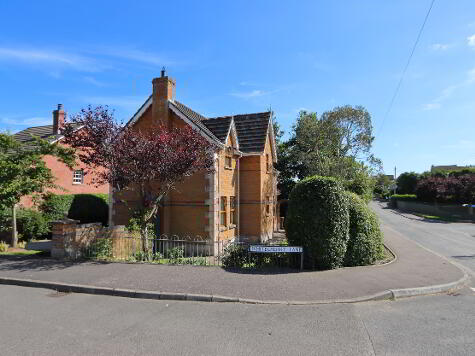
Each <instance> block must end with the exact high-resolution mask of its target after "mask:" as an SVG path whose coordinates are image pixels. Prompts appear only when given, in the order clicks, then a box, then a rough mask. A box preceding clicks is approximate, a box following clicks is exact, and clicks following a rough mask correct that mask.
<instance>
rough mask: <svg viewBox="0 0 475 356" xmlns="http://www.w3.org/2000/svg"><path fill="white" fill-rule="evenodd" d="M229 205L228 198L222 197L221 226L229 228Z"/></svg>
mask: <svg viewBox="0 0 475 356" xmlns="http://www.w3.org/2000/svg"><path fill="white" fill-rule="evenodd" d="M227 205H228V200H227V198H226V197H221V204H220V209H219V210H220V211H219V215H220V224H221V226H227V216H226V215H227Z"/></svg>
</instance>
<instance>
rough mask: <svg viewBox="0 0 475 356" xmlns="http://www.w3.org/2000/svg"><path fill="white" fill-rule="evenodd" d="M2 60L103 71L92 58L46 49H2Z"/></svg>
mask: <svg viewBox="0 0 475 356" xmlns="http://www.w3.org/2000/svg"><path fill="white" fill-rule="evenodd" d="M2 59H3V60H10V61H20V62H24V63H38V64H52V65H55V66H62V67H69V68H73V69H76V70H80V71H86V72H96V71H99V70H100V69H101V68H100V66H99V65H98V64H97V63H96V62H95V61H94V60H92V59H90V58H87V57H84V56H79V55H76V54H69V53H64V52H60V51H51V50H46V49H19V48H6V47H0V60H2Z"/></svg>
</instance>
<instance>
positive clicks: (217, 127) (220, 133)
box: [202, 116, 233, 143]
mask: <svg viewBox="0 0 475 356" xmlns="http://www.w3.org/2000/svg"><path fill="white" fill-rule="evenodd" d="M232 121H233V120H232V117H230V116H228V117H224V118H214V119H204V120H203V121H202V122H203V124H204V125H205V126H206V127H207V128H208V129H209V130H210V131H211V132H212V133H213V134H214V135H215V136H216V137H217V138H218V139H219V140H220V141H221V142H222V143H226V139H227V138H228V133H229V128H230V126H231V122H232Z"/></svg>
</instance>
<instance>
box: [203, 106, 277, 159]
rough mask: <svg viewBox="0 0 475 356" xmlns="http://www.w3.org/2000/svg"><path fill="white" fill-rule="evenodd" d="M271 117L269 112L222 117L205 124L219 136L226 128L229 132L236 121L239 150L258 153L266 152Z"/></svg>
mask: <svg viewBox="0 0 475 356" xmlns="http://www.w3.org/2000/svg"><path fill="white" fill-rule="evenodd" d="M270 116H271V115H270V112H269V111H267V112H261V113H255V114H243V115H234V116H221V117H215V118H210V119H208V120H207V121H205V122H204V124H205V125H207V126H208V125H210V126H209V127H210V129H211V127H213V129H215V130H216V134H219V133H221V132H222V131H224V127H227V130H229V125H230V122H231V120H234V124H235V125H236V131H237V136H238V140H239V150H240V151H241V152H244V153H257V152H263V151H264V147H265V144H266V139H267V132H268V129H269V122H270ZM226 125H227V126H226ZM226 132H227V131H226Z"/></svg>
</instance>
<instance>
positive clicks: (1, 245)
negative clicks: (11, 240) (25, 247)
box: [0, 241, 8, 252]
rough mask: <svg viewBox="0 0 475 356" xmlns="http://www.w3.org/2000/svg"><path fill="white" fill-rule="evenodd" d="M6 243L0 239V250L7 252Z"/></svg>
mask: <svg viewBox="0 0 475 356" xmlns="http://www.w3.org/2000/svg"><path fill="white" fill-rule="evenodd" d="M7 251H8V244H7V243H6V242H3V241H0V252H7Z"/></svg>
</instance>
